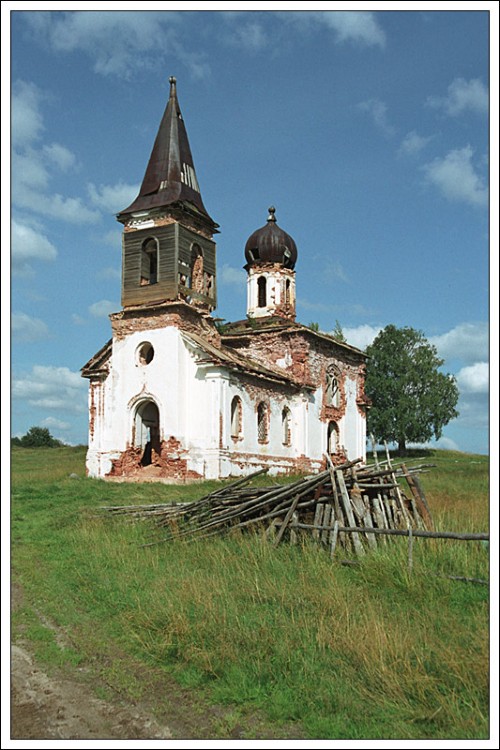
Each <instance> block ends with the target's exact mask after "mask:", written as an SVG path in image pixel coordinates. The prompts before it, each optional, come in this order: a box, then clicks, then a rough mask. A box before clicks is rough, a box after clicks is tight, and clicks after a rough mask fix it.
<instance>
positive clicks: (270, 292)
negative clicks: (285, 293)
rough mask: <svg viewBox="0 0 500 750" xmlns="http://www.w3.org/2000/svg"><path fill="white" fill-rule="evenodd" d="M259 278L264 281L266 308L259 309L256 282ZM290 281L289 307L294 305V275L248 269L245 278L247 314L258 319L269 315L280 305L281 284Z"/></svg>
mask: <svg viewBox="0 0 500 750" xmlns="http://www.w3.org/2000/svg"><path fill="white" fill-rule="evenodd" d="M261 276H264V278H265V279H266V299H267V305H266V307H259V306H258V302H259V289H258V280H259V278H260V277H261ZM286 280H288V281H290V305H291V306H292V307H293V306H294V305H295V275H294V274H293V273H290V272H288V273H285V272H284V271H275V272H272V271H265V270H262V271H260V270H256V269H253V268H250V270H249V272H248V278H247V314H248V315H250V317H253V318H260V317H264V316H266V315H269V314H271V313H272V312H273V311H274V310H275V309H276V307H278V306H279V305H281V304H282V302H283V300H282V284H283V282H284V281H286Z"/></svg>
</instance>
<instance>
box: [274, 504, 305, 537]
mask: <svg viewBox="0 0 500 750" xmlns="http://www.w3.org/2000/svg"><path fill="white" fill-rule="evenodd" d="M299 498H300V495H295V499H294V501H293V503H292V504H291V505H290V507H289V509H288V513H287V514H286V516H285V520H284V521H283V523H282V524H281V528H280V530H279V531H278V533H277V534H276V539H275V540H274V545H273V546H274V547H277V546H278V544H279V543H280V542H281V539H282V537H283V534H284V533H285V529H286V527H287V526H288V524H289V523H290V519H291V518H292V516H293V513H294V511H295V508H296V507H297V504H298V502H299Z"/></svg>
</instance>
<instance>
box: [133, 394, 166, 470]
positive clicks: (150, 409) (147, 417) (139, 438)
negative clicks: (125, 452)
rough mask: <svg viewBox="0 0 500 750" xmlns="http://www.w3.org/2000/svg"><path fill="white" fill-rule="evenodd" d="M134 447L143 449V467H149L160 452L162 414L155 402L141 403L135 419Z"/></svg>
mask: <svg viewBox="0 0 500 750" xmlns="http://www.w3.org/2000/svg"><path fill="white" fill-rule="evenodd" d="M134 445H135V446H136V447H137V448H142V450H143V454H142V458H141V466H149V465H150V464H151V462H152V456H153V451H155V452H156V453H159V452H160V412H159V411H158V407H157V406H156V404H155V402H154V401H151V400H148V401H141V403H140V404H139V406H138V407H137V409H136V412H135V418H134Z"/></svg>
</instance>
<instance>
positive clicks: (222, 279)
mask: <svg viewBox="0 0 500 750" xmlns="http://www.w3.org/2000/svg"><path fill="white" fill-rule="evenodd" d="M217 278H218V280H219V283H222V284H229V285H233V284H245V283H246V275H245V272H244V271H243V269H242V268H241V269H240V268H233V266H230V265H228V264H227V263H224V265H223V266H222V268H221V269H220V271H219V273H218V275H217Z"/></svg>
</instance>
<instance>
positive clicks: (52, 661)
mask: <svg viewBox="0 0 500 750" xmlns="http://www.w3.org/2000/svg"><path fill="white" fill-rule="evenodd" d="M424 460H425V461H426V462H427V461H428V462H431V463H434V464H436V468H434V469H432V471H431V472H430V473H429V474H425V475H423V477H422V483H423V485H424V488H425V491H426V495H427V498H428V501H429V504H430V506H431V510H432V512H433V516H434V519H435V522H436V525H437V527H438V528H441V529H444V530H453V529H455V530H458V531H487V530H488V459H487V458H486V457H484V456H469V455H465V454H459V453H448V452H434V453H433V454H432V456H430V457H428V459H427V458H426V459H424ZM419 461H420V462H421V461H422V459H419ZM408 463H410V464H411V463H412V461H411V460H409V461H408ZM72 472H74V473H76V474H78V475H79V476H80V479H69V474H70V473H72ZM259 479H260V481H262V483H263V484H265V483H266V482H267V483H269V479H267V480H266V478H265V477H264V478H259ZM217 484H218V483H215V482H210V483H203V484H202V485H200V484H192V485H187V486H174V487H169V486H165V485H162V484H147V485H137V484H126V483H108V482H103V481H99V480H91V479H87V478H85V477H84V450H83V449H70V448H61V449H51V450H35V449H14V450H13V460H12V537H11V539H12V566H13V577H14V579H15V580H17V581H19V583H20V584H21V585H22V587H23V591H24V598H25V601H24V604H23V606H22V607H21V608H20V609H19V610H18V611H16V612H15V614H14V619H13V624H14V632H15V633H16V632H17V633H22V635H23V637H24V638H29V639H30V640H31V641H32V643H33V644H34V645H35V648H36V654H37V656H38V658H40V659H41V660H42V661H43V662H44V663H45V664H47V665H48V667H50V666H51V665H52V666H59V667H60V666H64V665H66V666H72V665H75V664H79V663H85V664H86V665H88V666H91V668H92V669H93V670H94V672H95V674H96V675H97V676H99V677H100V679H101V680H102V681H103V683H105V684H106V685H107V686H110V687H111V688H112V689H113V690H115V691H118V692H119V693H120V694H121V695H124V696H126V697H128V698H130V699H132V700H137V699H139V698H140V697H141V696H144V694H146V693H147V691H148V689H149V686H148V683H147V682H146V681H145V682H144V684H143V683H141V680H140V679H137V678H135V679H134V680H131V679H130V671H129V667H130V665H131V664H132V663H133V664H134V665H135V666H137V665H141V664H142V665H144V668H145V669H146V668H147V669H154V670H156V671H157V672H158V671H159V672H160V673H163V674H165V675H168V677H169V679H170V678H172V677H173V678H174V679H175V680H176V681H177V683H178V684H179V685H180V686H182V687H183V688H185V689H188V690H189V691H191V692H192V693H193V695H200V696H203V698H204V699H205V700H206V699H208V700H209V701H210V702H212V703H214V704H215V703H216V704H219V705H221V704H222V705H225V706H227V711H228V712H227V714H226V719H219V722H218V723H216V724H214V727H213V735H212V736H213V737H214V738H215V737H217V738H224V736H227V734H226V733H228V732H229V727H230V725H231V724H232V722H233V721H234V722H236V721H238V722H239V723H240V724H242V725H243V726H244V732H246V735H245V736H247V737H251V736H253V733H255V731H256V728H255V727H256V725H255V722H252V721H251V720H250V717H254V716H255V715H256V712H257V713H258V715H259V716H260V717H261V718H260V719H259V724H258V731H259V732H260V735H259V736H271V735H266V731H267V730H269V731H271V728H272V732H273V735H272V736H284V737H285V736H288V737H294V736H302V737H309V738H312V739H369V738H373V739H382V738H383V739H421V738H422V739H423V738H440V739H445V738H449V739H481V738H486V737H487V736H488V688H489V685H488V673H489V665H488V624H489V617H488V616H489V610H488V588H487V587H486V586H481V585H474V584H471V583H464V582H458V581H452V580H450V579H449V578H447V577H445V576H447V575H461V576H467V577H474V578H482V579H487V578H488V567H489V558H488V549H487V545H484V544H481V543H478V542H452V541H449V540H446V541H442V540H423V539H415V540H414V550H413V558H414V561H413V570H412V572H411V573H410V571H409V570H408V565H407V549H408V546H407V540H405V539H399V538H397V539H395V540H394V541H393V543H391V544H388V545H386V546H384V547H380V548H379V550H378V551H377V552H376V553H371V554H370V555H367V556H366V558H364V559H363V561H362V562H361V564H359V565H357V566H355V567H353V566H349V567H346V566H342V565H340V564H338V562H336V563H332V562H331V560H330V559H329V556H328V554H327V553H325V552H324V551H322V550H321V549H317V548H316V547H314V546H313V545H312V544H310V543H305V544H304V545H298V546H289V545H285V544H284V545H281V546H280V547H279V548H277V549H274V548H272V546H270V545H269V544H267V543H266V542H265V541H264V540H263V539H262V538H261V537H259V536H258V535H255V536H253V535H250V534H247V535H243V534H235V535H233V536H227V537H224V538H212V539H208V540H199V541H196V542H191V543H185V542H184V543H183V542H181V541H177V542H171V543H168V544H160V545H157V546H153V547H147V548H144V547H141V546H140V544H141V543H142V542H144V541H145V540H147V539H149V538H150V535H151V533H152V529H151V527H150V526H149V524H148V523H145V522H138V523H130V521H125V520H120V519H117V518H113V519H111V518H109V517H105V518H103V517H96V515H95V513H93V511H94V510H95V509H96V508H97V507H98V506H100V505H118V504H120V505H121V504H128V503H130V504H135V503H147V502H152V503H158V502H168V501H169V500H188V499H195V498H197V497H200V496H201V495H203V494H205V493H206V492H207V491H209V490H210V489H212V488H213V487H215V486H217ZM39 613H43V617H44V618H45V619H46V621H50V622H51V623H54V624H55V625H57V627H58V628H61V629H63V631H64V633H65V634H66V635H67V636H68V643H67V644H66V645H65V646H61V645H58V643H57V642H56V639H55V637H54V634H53V633H52V632H51V630H50V628H47V627H46V626H45V625H44V624H43V621H42V624H40V619H39V617H38V615H39ZM101 689H102V688H101ZM158 700H159V701H160V698H158ZM228 717H229V718H228ZM231 717H235V718H234V719H232V718H231ZM291 727H292V728H293V729H291ZM280 731H281V732H282V734H281V735H280Z"/></svg>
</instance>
